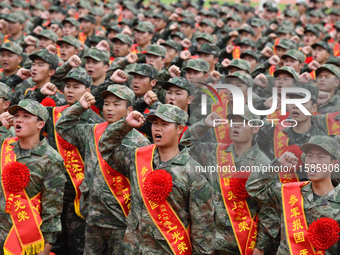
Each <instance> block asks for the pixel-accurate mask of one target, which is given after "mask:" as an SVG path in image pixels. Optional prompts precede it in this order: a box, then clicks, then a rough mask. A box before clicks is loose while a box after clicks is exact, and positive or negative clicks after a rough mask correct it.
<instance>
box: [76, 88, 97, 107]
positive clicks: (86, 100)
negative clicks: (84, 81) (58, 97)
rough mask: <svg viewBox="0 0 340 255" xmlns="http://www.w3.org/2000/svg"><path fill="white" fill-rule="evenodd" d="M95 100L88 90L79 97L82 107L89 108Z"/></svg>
mask: <svg viewBox="0 0 340 255" xmlns="http://www.w3.org/2000/svg"><path fill="white" fill-rule="evenodd" d="M95 102H96V100H95V99H94V96H93V95H92V94H91V93H90V92H85V94H84V95H83V96H82V97H81V98H80V99H79V103H80V104H81V106H82V107H83V108H84V109H90V108H91V106H92V105H94V103H95Z"/></svg>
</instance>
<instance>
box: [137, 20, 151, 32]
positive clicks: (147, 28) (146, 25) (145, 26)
mask: <svg viewBox="0 0 340 255" xmlns="http://www.w3.org/2000/svg"><path fill="white" fill-rule="evenodd" d="M135 30H138V31H141V32H148V33H150V34H153V33H154V32H155V26H154V25H153V24H152V23H151V22H149V21H140V22H138V25H137V27H135Z"/></svg>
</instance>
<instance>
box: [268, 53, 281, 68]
mask: <svg viewBox="0 0 340 255" xmlns="http://www.w3.org/2000/svg"><path fill="white" fill-rule="evenodd" d="M268 62H269V64H271V65H274V66H277V65H278V64H280V58H279V57H278V56H276V55H273V56H271V57H270V58H269V60H268Z"/></svg>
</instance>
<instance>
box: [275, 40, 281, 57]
mask: <svg viewBox="0 0 340 255" xmlns="http://www.w3.org/2000/svg"><path fill="white" fill-rule="evenodd" d="M279 42H280V38H276V39H275V41H274V46H273V51H274V55H277V51H276V45H278V44H279Z"/></svg>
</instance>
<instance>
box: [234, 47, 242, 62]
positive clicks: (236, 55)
mask: <svg viewBox="0 0 340 255" xmlns="http://www.w3.org/2000/svg"><path fill="white" fill-rule="evenodd" d="M240 49H241V48H240V46H235V47H234V50H233V59H238V58H240V56H241V50H240Z"/></svg>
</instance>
